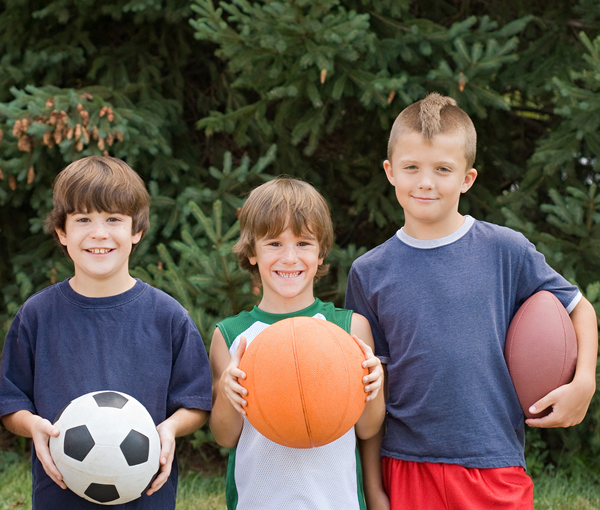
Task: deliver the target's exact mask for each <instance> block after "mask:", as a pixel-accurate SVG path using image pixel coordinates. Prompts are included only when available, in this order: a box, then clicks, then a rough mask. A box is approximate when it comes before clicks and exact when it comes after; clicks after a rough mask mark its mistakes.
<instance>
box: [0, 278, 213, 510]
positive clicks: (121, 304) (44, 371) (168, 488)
mask: <svg viewBox="0 0 600 510" xmlns="http://www.w3.org/2000/svg"><path fill="white" fill-rule="evenodd" d="M100 390H115V391H121V392H123V393H127V394H129V395H131V396H132V397H134V398H136V399H137V400H139V401H140V402H141V403H142V404H143V405H144V406H145V407H146V409H147V410H148V412H149V413H150V415H151V416H152V418H153V420H154V422H155V423H156V424H157V425H158V424H159V423H161V422H162V421H164V420H165V419H166V418H167V417H169V416H170V415H172V414H173V413H174V412H175V411H176V410H177V409H179V408H181V407H183V408H188V409H189V408H194V409H202V410H207V411H210V409H211V406H212V396H211V378H210V369H209V365H208V357H207V355H206V349H205V347H204V344H203V342H202V339H201V337H200V334H199V332H198V329H197V328H196V326H195V324H194V323H193V321H192V319H191V318H190V316H189V314H188V313H187V311H186V310H185V309H184V308H183V307H182V306H181V305H180V304H179V303H178V302H177V301H176V300H174V299H173V298H171V297H170V296H168V295H167V294H165V293H164V292H162V291H160V290H158V289H155V288H153V287H151V286H150V285H147V284H145V283H143V282H141V281H140V280H138V281H137V282H136V284H135V285H134V286H133V287H132V288H131V289H130V290H128V291H127V292H124V293H123V294H119V295H117V296H111V297H105V298H88V297H85V296H82V295H80V294H78V293H76V292H75V291H74V290H73V289H72V288H71V286H70V285H69V282H68V280H65V281H64V282H61V283H58V284H56V285H53V286H51V287H48V288H46V289H44V290H42V291H40V292H38V293H37V294H35V295H34V296H32V297H31V298H29V299H28V300H27V301H26V303H25V304H24V305H23V307H22V308H21V309H20V310H19V312H18V313H17V315H16V317H15V319H14V321H13V323H12V325H11V327H10V330H9V333H8V335H7V337H6V342H5V344H4V351H3V353H2V364H1V367H0V416H4V415H6V414H10V413H13V412H16V411H20V410H28V411H31V412H32V413H34V414H37V415H39V416H41V417H43V418H46V419H48V420H50V421H51V422H52V421H54V419H55V417H56V415H57V414H58V412H59V411H60V410H61V409H63V408H64V407H65V406H66V405H67V404H68V403H69V402H70V401H71V400H73V399H75V398H77V397H79V396H81V395H83V394H85V393H89V392H91V391H100ZM32 470H33V508H34V510H71V509H73V510H75V509H77V510H86V509H98V508H101V507H102V506H101V505H96V504H94V503H91V502H88V501H87V500H84V499H83V498H80V497H79V496H77V495H76V494H74V493H73V492H71V491H70V490H62V489H61V488H60V487H58V485H56V484H55V483H54V482H53V481H52V480H51V479H50V478H49V477H48V475H46V473H45V471H44V469H43V467H42V465H41V463H40V462H39V461H38V459H37V457H36V456H35V452H34V454H33V458H32ZM177 473H178V472H177V465H176V462H174V463H173V469H172V471H171V476H170V478H169V480H167V482H166V483H165V485H164V486H163V487H162V488H161V489H160V490H159V491H158V492H157V493H155V494H153V495H152V496H150V497H148V496H146V495H144V496H142V498H140V499H137V500H135V501H132V502H130V503H126V504H124V505H114V506H112V508H123V509H127V510H133V509H136V510H137V509H143V510H150V509H156V510H168V509H174V508H175V496H176V491H177Z"/></svg>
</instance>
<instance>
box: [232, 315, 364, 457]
mask: <svg viewBox="0 0 600 510" xmlns="http://www.w3.org/2000/svg"><path fill="white" fill-rule="evenodd" d="M364 360H365V356H364V354H363V352H362V350H361V349H360V347H359V346H358V344H357V343H356V342H355V341H354V339H353V338H352V337H351V336H350V335H349V334H348V333H346V332H345V331H344V330H343V329H342V328H340V327H339V326H336V325H335V324H333V323H331V322H327V321H326V320H323V319H316V318H314V317H292V318H290V319H284V320H282V321H279V322H276V323H275V324H273V325H271V326H269V327H268V328H266V329H264V330H263V331H262V332H261V333H260V334H258V335H257V336H256V338H255V339H254V340H253V341H252V342H251V343H250V345H249V346H248V348H247V349H246V352H245V354H244V356H243V357H242V360H241V362H240V369H241V370H242V371H244V372H245V373H246V379H245V380H243V381H241V384H242V385H243V386H244V387H245V388H246V389H247V390H248V396H247V397H246V400H247V402H248V405H247V407H246V408H245V409H246V413H247V418H248V420H250V423H251V424H252V425H253V426H254V428H256V430H258V431H259V432H260V433H261V434H262V435H263V436H265V437H267V438H269V439H270V440H271V441H274V442H276V443H279V444H281V445H283V446H289V447H292V448H312V447H314V446H322V445H325V444H327V443H330V442H331V441H334V440H335V439H338V438H339V437H341V436H343V435H344V434H345V433H346V432H348V431H349V430H350V429H351V428H352V427H353V426H354V425H355V424H356V422H357V421H358V419H359V418H360V415H361V414H362V412H363V409H364V408H365V403H366V400H365V399H366V393H365V390H364V385H363V382H362V378H363V377H364V376H365V375H367V374H368V369H366V368H363V367H362V362H363V361H364Z"/></svg>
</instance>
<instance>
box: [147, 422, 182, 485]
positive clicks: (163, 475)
mask: <svg viewBox="0 0 600 510" xmlns="http://www.w3.org/2000/svg"><path fill="white" fill-rule="evenodd" d="M156 430H157V431H158V437H159V438H160V461H159V462H160V470H159V472H158V476H157V477H156V479H155V480H154V481H153V482H152V485H151V486H150V488H149V489H148V490H147V491H146V494H147V495H148V496H151V495H152V494H154V493H155V492H156V491H157V490H159V489H160V488H161V487H162V486H163V485H164V484H165V482H166V481H167V480H168V479H169V475H170V474H171V468H172V466H173V459H174V458H175V433H176V431H175V430H174V428H173V424H172V422H171V421H170V420H165V421H163V422H162V423H161V424H159V425H158V426H157V427H156Z"/></svg>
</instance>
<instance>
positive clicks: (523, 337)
mask: <svg viewBox="0 0 600 510" xmlns="http://www.w3.org/2000/svg"><path fill="white" fill-rule="evenodd" d="M504 357H505V358H506V365H507V366H508V371H509V372H510V376H511V378H512V381H513V384H514V385H515V390H516V392H517V396H518V397H519V402H520V403H521V407H522V408H523V412H524V413H525V416H527V418H541V417H543V416H546V415H547V414H549V413H550V411H552V408H551V407H549V408H547V409H546V410H544V411H542V412H541V413H538V414H531V413H530V412H529V408H530V407H531V406H532V405H533V404H535V403H536V402H537V401H538V400H539V399H541V398H543V397H545V396H546V395H547V394H548V393H550V392H551V391H552V390H555V389H556V388H558V387H559V386H562V385H563V384H568V383H570V382H571V381H572V380H573V375H574V373H575V365H576V363H577V336H576V335H575V329H574V328H573V323H572V322H571V318H570V317H569V314H568V313H567V311H566V310H565V308H564V306H563V305H562V303H561V302H560V301H559V300H558V299H557V298H556V297H555V296H554V294H552V293H550V292H547V291H545V290H542V291H540V292H537V293H536V294H534V295H533V296H531V297H530V298H529V299H528V300H527V301H525V303H523V304H522V305H521V308H519V310H518V311H517V313H516V314H515V316H514V318H513V320H512V321H511V323H510V326H509V328H508V333H507V335H506V343H505V346H504Z"/></svg>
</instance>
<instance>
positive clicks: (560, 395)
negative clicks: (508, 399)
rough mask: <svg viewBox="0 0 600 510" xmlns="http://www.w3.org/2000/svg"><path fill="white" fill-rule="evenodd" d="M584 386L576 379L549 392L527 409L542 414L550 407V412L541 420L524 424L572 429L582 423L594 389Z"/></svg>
mask: <svg viewBox="0 0 600 510" xmlns="http://www.w3.org/2000/svg"><path fill="white" fill-rule="evenodd" d="M588 386H589V385H585V384H582V383H580V382H579V380H578V379H577V378H576V379H574V380H573V382H571V383H569V384H565V385H564V386H560V387H559V388H556V389H555V390H554V391H551V392H550V393H548V395H546V396H545V397H544V398H541V399H540V400H538V401H537V402H536V403H535V404H533V406H531V407H530V408H529V410H530V412H532V413H539V412H542V411H543V410H544V409H546V408H548V407H550V406H552V412H551V413H550V414H549V415H547V416H544V417H543V418H529V419H528V420H525V423H527V425H529V426H531V427H541V428H552V427H572V426H573V425H577V424H579V423H581V422H582V421H583V418H584V417H585V413H586V412H587V409H588V407H589V405H590V401H591V399H592V396H593V395H594V392H595V391H594V390H595V387H594V386H593V385H592V386H591V387H588Z"/></svg>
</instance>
